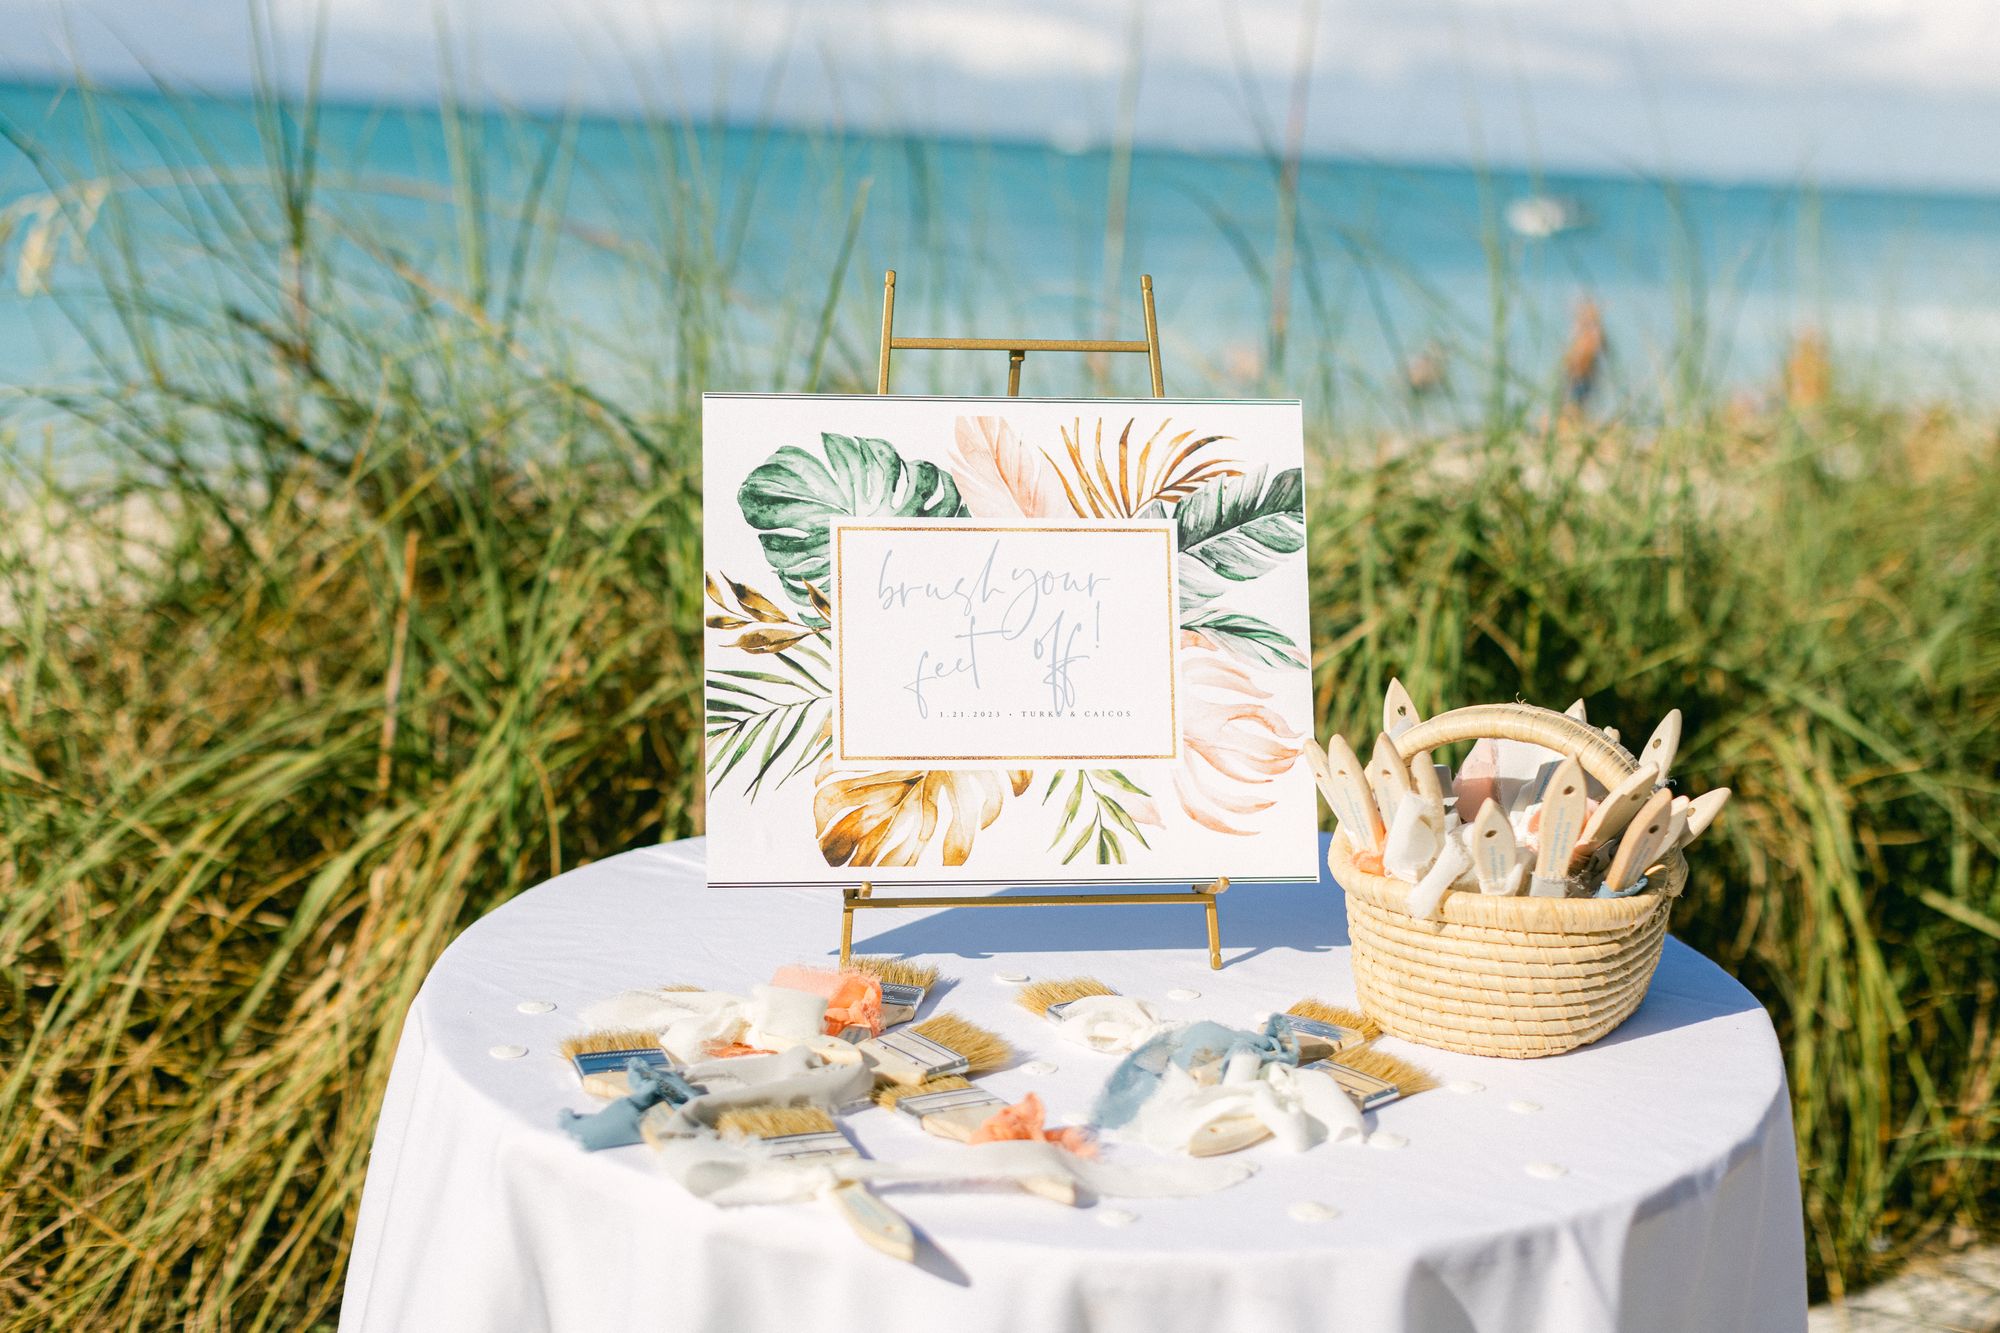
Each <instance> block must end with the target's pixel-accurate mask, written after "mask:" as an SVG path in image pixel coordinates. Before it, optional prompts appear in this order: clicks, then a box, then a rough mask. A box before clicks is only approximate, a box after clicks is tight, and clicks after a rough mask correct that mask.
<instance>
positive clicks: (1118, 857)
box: [1042, 768, 1162, 865]
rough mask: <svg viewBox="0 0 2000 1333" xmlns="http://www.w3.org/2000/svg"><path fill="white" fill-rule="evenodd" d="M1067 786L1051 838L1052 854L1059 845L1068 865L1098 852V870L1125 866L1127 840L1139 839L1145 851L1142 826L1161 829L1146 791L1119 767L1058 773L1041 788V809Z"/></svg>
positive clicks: (1145, 843)
mask: <svg viewBox="0 0 2000 1333" xmlns="http://www.w3.org/2000/svg"><path fill="white" fill-rule="evenodd" d="M1065 786H1067V787H1068V788H1069V796H1068V797H1067V798H1066V799H1065V800H1064V802H1063V811H1062V817H1061V819H1060V820H1058V821H1057V823H1056V833H1055V836H1054V837H1053V838H1050V839H1049V848H1050V850H1054V849H1055V848H1056V847H1058V846H1061V847H1062V848H1063V849H1064V850H1063V857H1062V860H1063V864H1064V865H1068V864H1069V863H1070V862H1072V861H1074V860H1076V858H1077V857H1079V856H1081V855H1082V854H1083V852H1084V851H1085V850H1086V849H1089V850H1091V851H1092V852H1094V854H1095V856H1096V859H1097V864H1099V865H1110V864H1112V863H1114V862H1115V863H1117V864H1119V865H1123V864H1125V845H1124V842H1123V839H1124V838H1125V837H1128V836H1129V837H1133V838H1137V839H1138V840H1139V845H1140V846H1141V847H1151V846H1152V844H1151V843H1149V842H1147V841H1146V835H1145V834H1144V833H1143V832H1142V831H1141V830H1140V827H1139V826H1140V825H1142V824H1148V825H1151V826H1152V827H1154V828H1159V827H1162V825H1161V822H1160V810H1159V807H1158V806H1156V805H1154V804H1153V798H1152V797H1151V796H1148V795H1147V794H1146V791H1145V789H1144V788H1143V787H1141V786H1139V785H1138V784H1137V783H1135V782H1133V781H1132V779H1130V778H1128V777H1126V776H1125V775H1124V774H1123V773H1120V772H1119V771H1118V770H1117V769H1115V768H1079V769H1076V770H1074V771H1058V772H1057V773H1056V774H1055V775H1054V776H1052V777H1051V778H1050V779H1049V785H1048V786H1047V787H1045V788H1043V789H1042V804H1043V805H1047V804H1048V803H1049V800H1050V798H1051V797H1053V796H1054V795H1055V794H1056V792H1057V790H1058V789H1059V788H1061V787H1065Z"/></svg>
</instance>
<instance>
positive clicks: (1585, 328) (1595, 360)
mask: <svg viewBox="0 0 2000 1333" xmlns="http://www.w3.org/2000/svg"><path fill="white" fill-rule="evenodd" d="M1604 353H1605V341H1604V315H1603V312H1601V311H1600V310H1599V309H1598V308H1597V302H1596V301H1595V300H1593V299H1592V298H1590V297H1588V296H1586V297H1584V298H1583V299H1582V300H1581V301H1578V302H1577V303H1576V315H1575V318H1574V319H1572V320H1571V322H1570V330H1569V346H1567V347H1565V348H1564V349H1563V358H1562V373H1563V415H1564V416H1567V417H1572V418H1573V417H1579V416H1581V415H1582V414H1583V409H1584V407H1585V406H1586V405H1587V404H1588V403H1589V402H1590V396H1591V395H1592V394H1593V393H1595V392H1596V391H1597V375H1598V372H1599V371H1600V370H1602V369H1603V366H1604Z"/></svg>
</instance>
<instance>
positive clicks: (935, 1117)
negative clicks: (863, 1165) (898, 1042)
mask: <svg viewBox="0 0 2000 1333" xmlns="http://www.w3.org/2000/svg"><path fill="white" fill-rule="evenodd" d="M875 1104H876V1105H877V1106H881V1107H885V1108H889V1109H893V1110H896V1111H900V1112H902V1113H903V1114H904V1115H907V1116H909V1117H910V1118H911V1119H912V1120H915V1121H916V1122H917V1125H918V1127H919V1128H921V1129H922V1130H923V1131H924V1133H926V1134H932V1135H935V1136H936V1137H938V1138H941V1139H950V1140H951V1141H952V1142H953V1143H970V1142H972V1136H973V1135H974V1134H975V1133H976V1132H978V1130H979V1127H980V1126H981V1125H984V1124H985V1123H986V1122H987V1121H989V1120H991V1119H992V1118H993V1117H994V1116H995V1115H997V1114H998V1113H999V1112H1001V1111H1003V1110H1005V1109H1006V1107H1007V1102H1006V1099H1004V1098H1001V1097H996V1096H995V1095H994V1094H992V1093H990V1092H988V1091H987V1090H986V1089H984V1088H982V1087H980V1086H979V1085H978V1084H976V1083H974V1082H972V1081H971V1080H970V1079H967V1078H963V1077H961V1076H959V1075H957V1074H946V1075H944V1076H943V1077H941V1078H933V1079H927V1080H926V1081H924V1082H922V1083H919V1084H918V1085H917V1086H916V1087H914V1088H906V1087H903V1086H902V1085H900V1084H896V1083H891V1084H889V1085H888V1086H886V1087H882V1088H878V1089H876V1092H875ZM1021 1188H1022V1189H1024V1190H1026V1191H1028V1192H1029V1193H1030V1194H1034V1195H1038V1196H1040V1197H1041V1198H1044V1199H1047V1200H1049V1201H1050V1202H1052V1203H1060V1204H1063V1205H1065V1206H1067V1207H1071V1208H1074V1207H1075V1206H1076V1180H1075V1178H1074V1177H1071V1176H1057V1175H1049V1176H1029V1177H1026V1178H1025V1179H1023V1180H1022V1181H1021Z"/></svg>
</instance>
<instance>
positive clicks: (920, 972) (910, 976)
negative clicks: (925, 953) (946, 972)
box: [847, 957, 938, 1028]
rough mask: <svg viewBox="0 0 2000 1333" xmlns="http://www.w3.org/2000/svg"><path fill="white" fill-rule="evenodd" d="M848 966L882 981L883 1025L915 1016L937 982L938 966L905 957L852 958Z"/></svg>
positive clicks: (898, 1022) (904, 1020)
mask: <svg viewBox="0 0 2000 1333" xmlns="http://www.w3.org/2000/svg"><path fill="white" fill-rule="evenodd" d="M847 966H848V967H849V968H850V969H851V970H853V971H856V972H866V973H868V974H869V975H870V976H872V977H874V978H875V979H876V980H878V981H880V982H881V983H882V1026H883V1027H887V1028H892V1027H898V1026H900V1025H902V1024H904V1023H908V1022H910V1021H912V1020H913V1019H915V1018H916V1016H917V1011H918V1010H919V1009H921V1008H923V1004H924V997H925V996H927V995H929V994H930V992H931V988H932V987H933V986H935V985H937V983H938V969H937V968H936V967H935V966H933V965H931V964H929V963H913V962H910V961H909V960H908V959H906V958H861V957H856V958H849V959H848V960H847Z"/></svg>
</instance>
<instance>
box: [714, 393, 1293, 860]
mask: <svg viewBox="0 0 2000 1333" xmlns="http://www.w3.org/2000/svg"><path fill="white" fill-rule="evenodd" d="M1302 456H1303V444H1302V436H1301V429H1300V415H1299V408H1298V405H1297V404H1296V403H1248V402H1204V401H1185V400H1172V399H1165V400H1162V399H1135V400H1114V401H1106V400H1092V401H1056V400H1038V399H938V398H889V397H843V396H783V395H708V396H707V397H705V398H704V400H703V466H704V488H703V489H704V496H705V504H706V514H705V519H704V523H705V527H704V551H703V558H704V564H705V566H706V576H707V577H706V585H705V590H706V599H707V607H706V613H707V617H706V619H707V631H708V632H707V645H706V659H705V664H706V707H705V716H704V738H705V749H706V765H707V770H708V780H709V790H708V832H709V849H708V865H709V877H710V881H711V882H712V883H715V884H720V885H742V884H773V883H777V884H826V885H852V884H855V883H858V882H860V881H862V880H870V881H874V882H877V883H905V884H952V885H965V884H991V885H1004V884H1037V885H1052V884H1079V883H1157V882H1162V881H1179V882H1187V881H1194V880H1201V879H1205V878H1215V877H1217V876H1222V875H1227V876H1229V877H1230V878H1231V879H1232V880H1233V881H1236V882H1256V881H1259V880H1309V879H1313V878H1315V877H1316V875H1317V868H1318V867H1317V842H1316V839H1315V836H1314V828H1315V818H1316V806H1315V802H1316V800H1317V798H1316V796H1315V794H1314V790H1313V786H1312V781H1311V778H1310V776H1309V774H1308V772H1307V770H1306V767H1305V764H1304V761H1303V759H1302V758H1301V753H1302V742H1303V738H1305V737H1306V736H1308V735H1309V734H1310V733H1311V730H1312V711H1311V708H1312V706H1311V688H1310V671H1309V667H1308V665H1307V663H1308V661H1309V659H1310V634H1309V616H1308V611H1307V593H1306V573H1305V515H1304V488H1303V478H1302V470H1301V463H1302Z"/></svg>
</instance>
